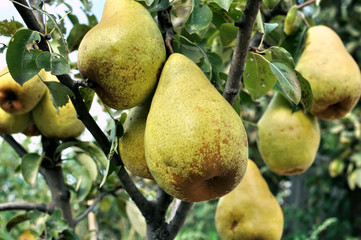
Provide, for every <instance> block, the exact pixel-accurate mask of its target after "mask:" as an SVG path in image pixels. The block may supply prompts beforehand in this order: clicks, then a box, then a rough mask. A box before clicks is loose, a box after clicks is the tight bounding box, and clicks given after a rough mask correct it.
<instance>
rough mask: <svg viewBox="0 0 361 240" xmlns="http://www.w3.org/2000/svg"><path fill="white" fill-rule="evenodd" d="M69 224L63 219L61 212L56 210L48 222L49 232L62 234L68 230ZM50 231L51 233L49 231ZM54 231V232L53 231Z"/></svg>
mask: <svg viewBox="0 0 361 240" xmlns="http://www.w3.org/2000/svg"><path fill="white" fill-rule="evenodd" d="M68 226H69V225H68V223H67V222H66V221H65V220H64V219H63V217H62V214H61V211H60V210H59V209H56V210H55V211H54V212H53V213H52V214H51V216H50V217H49V218H48V219H47V220H46V229H47V232H52V231H56V232H62V231H64V230H65V229H67V228H68ZM49 230H50V231H49ZM51 230H52V231H51Z"/></svg>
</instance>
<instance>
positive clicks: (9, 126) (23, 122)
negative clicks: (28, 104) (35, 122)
mask: <svg viewBox="0 0 361 240" xmlns="http://www.w3.org/2000/svg"><path fill="white" fill-rule="evenodd" d="M30 123H31V114H30V113H24V114H16V115H15V114H11V113H8V112H5V111H4V110H3V109H2V108H0V133H1V134H13V133H19V132H22V131H24V130H25V129H26V127H27V126H28V125H29V124H30Z"/></svg>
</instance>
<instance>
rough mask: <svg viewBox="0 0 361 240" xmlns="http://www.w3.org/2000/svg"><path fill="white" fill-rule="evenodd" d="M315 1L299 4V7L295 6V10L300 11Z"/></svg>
mask: <svg viewBox="0 0 361 240" xmlns="http://www.w3.org/2000/svg"><path fill="white" fill-rule="evenodd" d="M315 1H316V0H310V1H307V2H304V3H302V4H300V5H298V6H297V9H298V10H300V9H302V8H304V7H306V6H308V5H311V4H313V3H314V2H315Z"/></svg>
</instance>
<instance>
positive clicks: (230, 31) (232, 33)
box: [219, 23, 238, 47]
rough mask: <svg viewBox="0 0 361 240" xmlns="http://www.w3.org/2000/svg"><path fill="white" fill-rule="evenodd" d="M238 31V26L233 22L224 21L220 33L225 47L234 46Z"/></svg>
mask: <svg viewBox="0 0 361 240" xmlns="http://www.w3.org/2000/svg"><path fill="white" fill-rule="evenodd" d="M237 33H238V27H236V26H234V24H233V23H223V24H222V25H221V27H220V29H219V35H220V38H221V42H222V45H223V46H224V47H229V46H234V44H235V42H236V37H237Z"/></svg>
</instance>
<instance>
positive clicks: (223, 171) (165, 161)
mask: <svg viewBox="0 0 361 240" xmlns="http://www.w3.org/2000/svg"><path fill="white" fill-rule="evenodd" d="M144 147H145V157H146V161H147V165H148V167H149V170H150V172H151V174H152V176H153V178H154V179H155V181H156V182H157V184H158V185H159V186H160V187H161V188H162V189H163V190H164V191H165V192H167V193H168V194H169V195H171V196H173V197H175V198H178V199H181V200H184V201H188V202H198V201H207V200H211V199H215V198H219V197H221V196H223V195H225V194H227V193H228V192H230V191H231V190H233V189H234V188H235V187H236V186H237V185H238V183H239V182H240V181H241V179H242V177H243V174H244V172H245V170H246V166H247V159H248V142H247V136H246V131H245V129H244V127H243V123H242V120H241V118H240V117H239V116H238V114H237V113H236V112H235V110H234V109H233V108H232V107H231V106H230V105H229V103H228V102H227V101H226V100H225V99H224V98H223V97H222V96H221V95H220V94H219V92H218V91H217V90H216V89H215V88H214V87H213V85H212V84H211V83H210V82H209V81H208V79H207V77H206V76H205V75H204V74H203V72H202V70H201V69H200V68H199V67H198V66H197V65H196V64H195V63H193V62H192V61H191V60H190V59H189V58H187V57H185V56H183V55H181V54H178V53H175V54H172V55H171V56H170V57H169V58H168V60H167V62H166V63H165V65H164V68H163V70H162V73H161V76H160V79H159V83H158V86H157V89H156V92H155V94H154V96H153V99H152V104H151V107H150V111H149V114H148V118H147V122H146V127H145V135H144Z"/></svg>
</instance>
